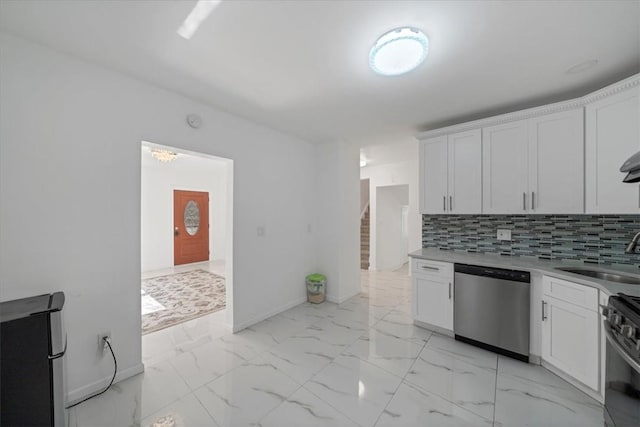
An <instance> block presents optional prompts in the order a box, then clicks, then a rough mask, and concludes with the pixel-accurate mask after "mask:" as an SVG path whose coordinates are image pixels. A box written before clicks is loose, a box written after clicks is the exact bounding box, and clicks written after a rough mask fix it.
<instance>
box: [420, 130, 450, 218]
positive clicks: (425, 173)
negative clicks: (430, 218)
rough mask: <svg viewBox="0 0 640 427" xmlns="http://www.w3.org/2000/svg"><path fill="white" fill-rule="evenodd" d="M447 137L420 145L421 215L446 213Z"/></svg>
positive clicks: (433, 139)
mask: <svg viewBox="0 0 640 427" xmlns="http://www.w3.org/2000/svg"><path fill="white" fill-rule="evenodd" d="M447 150H448V148H447V137H446V136H443V137H439V138H432V139H429V140H426V141H424V142H422V143H421V144H420V183H421V185H420V187H421V188H422V191H421V196H422V203H421V205H422V213H424V214H442V213H446V212H447V191H448V189H447V179H448V178H447V155H448V154H447Z"/></svg>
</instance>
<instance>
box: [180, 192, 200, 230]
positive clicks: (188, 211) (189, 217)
mask: <svg viewBox="0 0 640 427" xmlns="http://www.w3.org/2000/svg"><path fill="white" fill-rule="evenodd" d="M184 228H185V229H186V230H187V233H189V235H190V236H195V234H196V233H197V232H198V228H200V208H198V204H197V203H196V202H194V201H193V200H189V201H188V202H187V205H186V206H185V207H184Z"/></svg>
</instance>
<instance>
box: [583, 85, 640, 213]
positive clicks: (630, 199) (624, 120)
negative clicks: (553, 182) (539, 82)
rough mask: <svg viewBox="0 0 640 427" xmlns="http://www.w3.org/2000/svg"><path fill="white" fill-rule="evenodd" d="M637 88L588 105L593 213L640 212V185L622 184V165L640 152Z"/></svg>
mask: <svg viewBox="0 0 640 427" xmlns="http://www.w3.org/2000/svg"><path fill="white" fill-rule="evenodd" d="M639 92H640V90H639V89H638V87H635V88H632V89H629V90H626V91H623V92H620V93H617V94H615V95H612V96H609V97H606V98H603V99H601V100H599V101H595V102H593V103H590V104H587V107H586V135H585V137H586V138H585V145H586V162H585V165H586V174H585V176H586V199H587V200H586V201H587V203H586V209H587V213H594V214H605V213H611V214H625V213H638V212H640V193H639V191H640V189H639V187H638V184H625V183H623V182H622V179H623V178H624V174H623V173H621V172H620V166H622V163H624V161H625V160H627V159H628V158H629V157H631V155H632V154H635V153H636V152H637V151H638V150H640V97H639Z"/></svg>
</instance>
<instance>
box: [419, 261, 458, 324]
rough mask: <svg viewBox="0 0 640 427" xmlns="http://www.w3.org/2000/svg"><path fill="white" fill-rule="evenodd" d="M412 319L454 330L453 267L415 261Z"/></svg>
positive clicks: (446, 264) (445, 264)
mask: <svg viewBox="0 0 640 427" xmlns="http://www.w3.org/2000/svg"><path fill="white" fill-rule="evenodd" d="M412 263H413V268H412V273H411V276H412V277H411V285H412V292H413V299H412V302H413V304H412V305H413V307H412V309H413V318H414V320H417V321H419V322H422V323H425V324H427V325H426V326H435V327H436V328H440V329H443V330H446V331H453V265H452V264H448V263H439V262H433V261H424V260H417V259H413V260H412Z"/></svg>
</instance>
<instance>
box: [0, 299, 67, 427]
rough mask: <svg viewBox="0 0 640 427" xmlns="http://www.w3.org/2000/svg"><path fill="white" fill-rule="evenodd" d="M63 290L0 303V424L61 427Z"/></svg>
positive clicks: (63, 397)
mask: <svg viewBox="0 0 640 427" xmlns="http://www.w3.org/2000/svg"><path fill="white" fill-rule="evenodd" d="M63 306H64V293H62V292H56V293H53V294H45V295H38V296H35V297H30V298H23V299H19V300H14V301H6V302H2V303H0V322H1V324H0V426H2V427H9V426H55V427H58V426H61V427H62V426H65V425H66V412H65V408H64V407H65V394H66V387H65V382H66V377H65V375H66V373H65V368H64V353H65V351H66V347H67V342H66V341H67V339H66V333H65V331H64V325H63V321H62V307H63Z"/></svg>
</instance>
